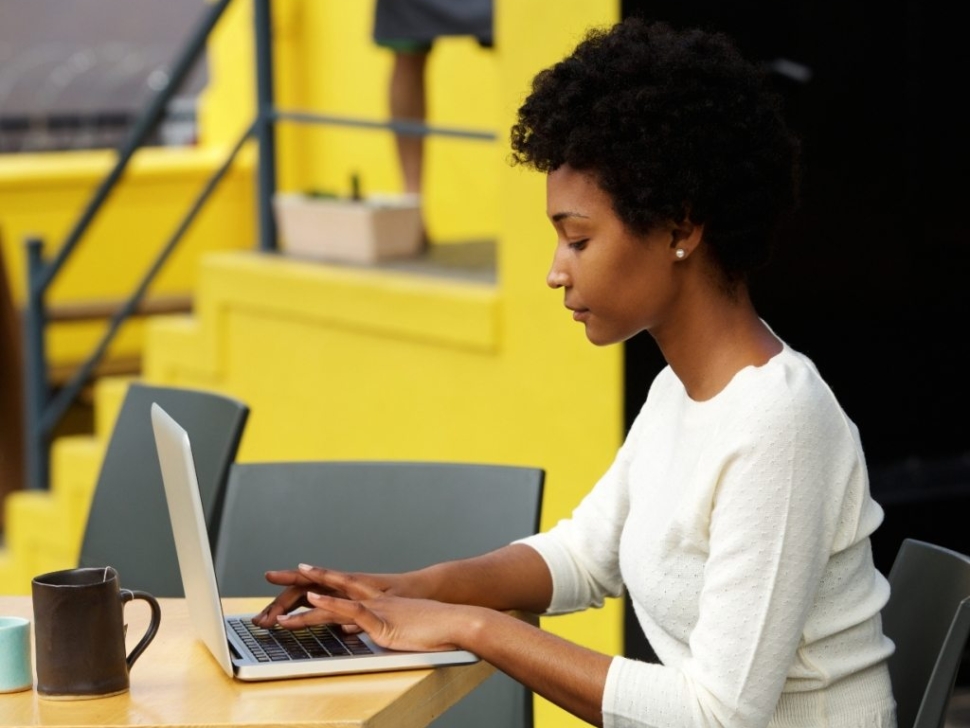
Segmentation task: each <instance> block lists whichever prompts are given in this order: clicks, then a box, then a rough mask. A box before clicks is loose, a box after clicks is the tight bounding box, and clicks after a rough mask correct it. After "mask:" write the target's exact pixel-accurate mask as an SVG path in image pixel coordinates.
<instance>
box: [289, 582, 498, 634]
mask: <svg viewBox="0 0 970 728" xmlns="http://www.w3.org/2000/svg"><path fill="white" fill-rule="evenodd" d="M300 571H301V573H303V574H304V575H305V576H306V577H307V578H308V579H309V580H311V581H313V582H314V583H315V584H318V585H319V586H320V587H321V588H320V590H319V591H315V590H313V588H312V587H311V588H310V589H309V590H308V592H307V601H308V602H309V603H310V606H311V607H313V608H312V609H310V610H309V611H305V612H298V613H295V614H289V615H280V616H279V617H278V621H279V624H280V625H281V626H283V627H286V628H287V629H297V628H300V627H304V626H310V625H316V624H332V623H336V624H341V625H344V628H345V629H348V630H349V631H355V629H360V630H363V631H364V632H367V634H368V635H369V636H370V638H371V639H372V640H374V642H376V643H377V644H379V645H380V646H381V647H386V648H388V649H392V650H415V651H421V652H440V651H443V650H451V649H458V648H460V645H459V644H458V640H459V637H460V635H461V634H462V633H463V631H468V630H469V627H470V621H471V620H474V618H475V613H476V612H478V611H480V610H481V609H482V608H481V607H468V606H461V605H454V604H445V603H443V602H436V601H433V600H430V599H410V598H407V597H396V596H389V595H387V594H386V593H385V592H384V591H383V590H381V589H379V588H377V587H376V586H375V585H373V584H370V583H368V582H366V581H363V580H361V579H358V578H357V577H356V576H354V575H353V574H348V573H345V572H341V571H333V570H330V569H321V568H318V567H314V566H302V565H301V566H300ZM321 592H329V594H327V593H321ZM333 594H339V595H343V596H332V595H333Z"/></svg>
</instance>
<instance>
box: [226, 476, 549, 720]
mask: <svg viewBox="0 0 970 728" xmlns="http://www.w3.org/2000/svg"><path fill="white" fill-rule="evenodd" d="M544 479H545V472H544V471H543V470H542V469H539V468H529V467H514V466H501V465H478V464H453V463H422V462H320V461H315V462H293V463H237V464H235V465H233V466H232V468H231V470H230V475H229V483H228V485H227V490H226V501H225V506H224V508H223V511H222V524H221V525H220V528H219V536H218V540H217V545H216V550H215V566H216V575H217V579H218V582H219V588H220V592H221V593H222V595H223V596H254V595H257V596H258V595H275V594H276V593H278V591H279V589H278V588H277V587H274V586H272V585H270V584H268V583H267V582H266V581H265V580H264V579H263V572H265V571H267V570H269V569H281V568H291V567H295V566H296V565H297V564H299V563H301V562H306V563H312V564H319V565H321V566H330V567H333V568H339V569H343V570H349V571H370V572H398V571H404V570H409V569H415V568H419V567H422V566H427V565H429V564H433V563H437V562H440V561H444V560H448V559H458V558H464V557H468V556H474V555H477V554H480V553H485V552H486V551H491V550H493V549H496V548H499V547H501V546H504V545H506V544H508V543H509V542H511V541H513V540H515V539H517V538H522V537H524V536H528V535H531V534H533V533H536V532H537V530H538V528H539V517H540V513H541V507H542V489H543V483H544ZM432 725H433V726H434V728H447V727H449V726H454V727H455V728H476V727H484V726H503V727H506V728H523V727H528V726H531V725H532V696H531V693H530V692H529V691H528V690H526V689H525V688H524V687H522V686H521V685H520V684H518V683H516V682H515V681H514V680H512V679H511V678H509V677H507V676H505V675H502V674H500V673H497V674H495V675H493V676H492V677H491V678H489V679H488V680H487V681H486V682H485V683H484V684H483V685H481V686H480V687H479V688H476V690H474V691H473V692H472V693H471V694H470V695H469V696H468V697H466V698H465V699H464V700H462V701H461V702H459V703H458V704H457V705H456V706H454V707H453V708H452V709H451V710H449V711H447V712H446V713H445V714H444V715H443V716H441V717H440V718H438V719H437V720H436V721H435V722H434V723H433V724H432Z"/></svg>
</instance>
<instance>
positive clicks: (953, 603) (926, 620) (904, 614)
mask: <svg viewBox="0 0 970 728" xmlns="http://www.w3.org/2000/svg"><path fill="white" fill-rule="evenodd" d="M889 584H890V588H891V593H890V597H889V602H888V604H886V606H885V608H884V609H883V612H882V623H883V630H884V631H885V633H886V635H887V636H888V637H889V638H890V639H891V640H892V641H893V642H894V643H895V644H896V652H895V653H894V654H893V656H892V657H891V658H890V660H889V672H890V675H891V676H892V684H893V693H894V695H895V697H896V706H897V707H896V712H897V721H898V725H899V728H943V725H944V722H945V720H946V713H947V706H948V704H949V702H950V696H951V695H952V693H953V686H954V682H955V680H956V677H957V673H958V672H959V668H960V664H961V661H962V659H963V655H964V650H965V648H966V645H967V637H968V635H970V557H967V556H965V555H964V554H961V553H958V552H956V551H953V550H951V549H947V548H943V547H942V546H937V545H935V544H931V543H927V542H925V541H918V540H915V539H905V540H904V541H903V544H902V546H901V547H900V549H899V553H898V555H897V556H896V560H895V561H894V562H893V566H892V569H891V570H890V572H889Z"/></svg>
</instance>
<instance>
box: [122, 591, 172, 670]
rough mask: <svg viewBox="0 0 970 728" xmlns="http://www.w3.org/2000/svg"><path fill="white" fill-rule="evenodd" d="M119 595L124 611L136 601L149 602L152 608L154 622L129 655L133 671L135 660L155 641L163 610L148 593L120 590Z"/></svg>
mask: <svg viewBox="0 0 970 728" xmlns="http://www.w3.org/2000/svg"><path fill="white" fill-rule="evenodd" d="M119 594H120V596H121V607H122V609H124V606H125V605H126V604H127V603H128V602H130V601H133V600H135V599H143V600H145V601H146V602H148V606H149V607H151V610H152V621H151V623H150V624H149V625H148V629H147V630H145V634H144V636H143V637H142V638H141V640H140V641H139V642H138V644H137V645H135V648H134V649H133V650H132V651H131V654H129V655H128V657H127V659H126V662H127V663H128V669H129V670H131V666H132V665H134V664H135V660H137V659H138V657H139V656H140V655H141V653H142V652H144V651H145V648H146V647H148V645H149V643H150V642H151V641H152V640H153V639H155V634H156V633H157V632H158V625H159V624H161V622H162V608H161V607H160V606H158V600H157V599H155V597H153V596H152V595H151V594H149V593H148V592H143V591H138V590H137V589H120V590H119Z"/></svg>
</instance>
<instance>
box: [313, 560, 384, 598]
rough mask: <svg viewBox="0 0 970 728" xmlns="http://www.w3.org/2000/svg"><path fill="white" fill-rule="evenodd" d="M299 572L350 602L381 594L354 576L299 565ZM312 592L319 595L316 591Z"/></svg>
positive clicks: (375, 588) (378, 590)
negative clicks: (345, 597) (343, 596)
mask: <svg viewBox="0 0 970 728" xmlns="http://www.w3.org/2000/svg"><path fill="white" fill-rule="evenodd" d="M300 572H301V573H302V574H304V575H305V576H307V577H308V578H310V579H312V580H313V581H315V582H316V583H318V584H321V585H323V586H326V587H328V591H333V592H338V593H340V594H343V595H346V596H347V598H349V599H351V600H362V599H374V598H376V597H379V596H381V595H382V594H383V592H382V591H381V590H380V589H379V588H378V587H376V586H374V585H372V584H368V583H367V582H365V581H363V580H361V579H359V578H358V577H357V576H356V575H355V574H348V573H347V572H344V571H334V570H332V569H322V568H320V567H319V566H310V565H309V564H300ZM314 591H316V593H318V594H319V593H320V592H319V591H318V590H314Z"/></svg>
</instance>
